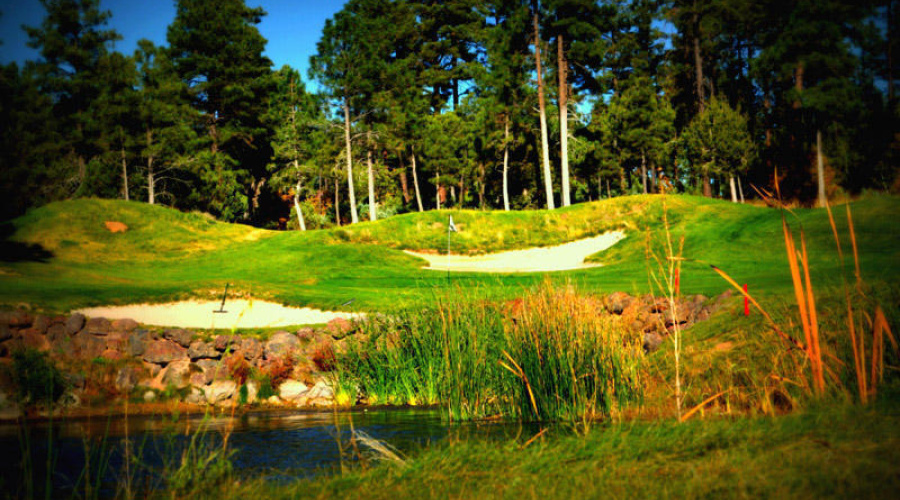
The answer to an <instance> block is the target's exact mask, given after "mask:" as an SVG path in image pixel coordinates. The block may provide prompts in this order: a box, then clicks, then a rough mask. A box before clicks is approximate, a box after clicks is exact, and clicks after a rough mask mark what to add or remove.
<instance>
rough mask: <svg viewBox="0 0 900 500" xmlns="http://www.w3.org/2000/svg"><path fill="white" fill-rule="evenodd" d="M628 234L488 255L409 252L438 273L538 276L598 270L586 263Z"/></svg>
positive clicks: (609, 234)
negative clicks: (575, 270) (581, 270)
mask: <svg viewBox="0 0 900 500" xmlns="http://www.w3.org/2000/svg"><path fill="white" fill-rule="evenodd" d="M624 237H625V233H623V232H621V231H610V232H607V233H603V234H601V235H600V236H595V237H593V238H585V239H583V240H578V241H572V242H570V243H564V244H562V245H557V246H554V247H541V248H529V249H525V250H511V251H508V252H498V253H492V254H487V255H474V256H470V255H450V256H447V255H434V254H425V253H418V252H411V251H408V250H407V251H406V253H408V254H409V255H413V256H416V257H420V258H422V259H425V260H427V261H428V263H429V267H426V268H425V269H434V270H436V271H447V270H448V269H449V270H450V271H467V272H482V273H535V272H547V271H570V270H573V269H585V268H588V267H598V266H600V265H601V264H592V263H585V262H584V259H585V258H587V257H588V256H590V255H592V254H595V253H597V252H600V251H603V250H606V249H607V248H609V247H611V246H613V245H615V244H616V243H617V242H619V241H620V240H621V239H622V238H624Z"/></svg>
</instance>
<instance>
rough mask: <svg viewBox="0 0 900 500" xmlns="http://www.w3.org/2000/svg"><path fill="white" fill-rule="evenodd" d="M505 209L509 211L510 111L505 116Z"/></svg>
mask: <svg viewBox="0 0 900 500" xmlns="http://www.w3.org/2000/svg"><path fill="white" fill-rule="evenodd" d="M503 210H506V211H507V212H509V113H507V114H506V115H504V117H503Z"/></svg>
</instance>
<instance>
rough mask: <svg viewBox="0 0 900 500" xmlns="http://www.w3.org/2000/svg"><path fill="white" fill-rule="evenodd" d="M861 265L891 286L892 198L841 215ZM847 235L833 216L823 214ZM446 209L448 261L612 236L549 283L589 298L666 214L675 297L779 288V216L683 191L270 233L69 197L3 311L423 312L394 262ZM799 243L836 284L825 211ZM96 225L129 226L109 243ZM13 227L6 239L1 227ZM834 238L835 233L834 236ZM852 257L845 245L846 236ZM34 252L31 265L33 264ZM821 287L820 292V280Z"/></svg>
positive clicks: (427, 237)
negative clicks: (252, 306)
mask: <svg viewBox="0 0 900 500" xmlns="http://www.w3.org/2000/svg"><path fill="white" fill-rule="evenodd" d="M852 208H853V217H854V223H855V226H856V234H857V240H858V242H857V243H858V246H859V249H860V253H861V256H862V268H863V269H862V271H863V273H864V274H867V275H868V279H871V278H877V279H880V280H884V281H893V280H896V278H897V272H898V268H900V266H898V265H897V264H898V263H900V247H898V246H897V245H896V243H897V241H898V229H897V226H896V224H895V223H894V220H893V217H894V215H895V214H897V213H900V199H898V198H896V197H871V198H867V199H863V200H861V201H859V202H857V203H855V204H854V205H853V207H852ZM834 211H835V215H836V219H837V225H838V228H839V231H840V233H841V234H842V235H846V234H847V232H846V226H847V219H846V214H845V212H844V208H843V207H835V209H834ZM451 214H452V215H453V218H454V221H455V222H456V225H457V227H458V228H459V229H460V231H459V232H458V233H454V234H453V236H452V240H451V247H452V249H453V252H455V253H478V252H487V251H497V250H510V249H519V248H527V247H531V246H546V245H553V244H558V243H562V242H566V241H571V240H575V239H579V238H582V237H587V236H592V235H596V234H600V233H603V232H605V231H608V230H623V231H625V232H626V234H627V238H626V239H625V240H624V241H622V242H620V243H618V244H617V245H616V246H614V247H613V248H611V249H610V250H608V251H605V252H603V253H602V254H600V255H597V256H594V260H599V261H602V262H603V263H604V264H606V267H602V268H595V269H589V270H579V271H571V272H562V273H554V275H553V276H554V278H553V279H556V280H572V281H574V282H576V283H577V284H578V285H579V286H580V287H581V288H582V289H584V290H587V291H594V292H601V293H607V292H611V291H615V290H622V291H627V292H633V293H644V292H646V291H649V289H650V284H649V279H648V268H649V267H650V266H649V264H650V262H651V261H648V252H647V249H648V242H649V244H650V246H651V247H655V248H660V245H661V235H662V234H663V229H664V222H663V221H664V217H663V216H664V214H665V215H666V218H667V219H668V224H669V227H670V230H671V233H672V235H673V236H674V237H675V238H676V240H677V239H678V238H681V237H683V238H684V256H685V257H686V258H688V259H690V260H688V261H687V262H685V264H684V276H683V279H682V290H683V291H684V292H685V293H704V294H707V295H710V294H718V293H721V292H722V291H724V290H726V289H727V288H728V287H727V285H726V284H725V283H724V282H723V281H722V280H721V278H719V277H718V276H717V275H715V273H713V272H712V271H711V270H710V269H709V266H708V264H710V263H712V264H716V265H718V266H719V267H721V268H723V269H725V270H726V271H727V272H728V273H729V274H731V275H732V276H733V277H734V278H735V279H736V280H738V281H739V282H742V283H749V284H750V287H751V290H755V291H757V292H758V293H761V294H762V295H766V294H771V295H778V294H782V293H784V292H786V291H789V290H790V286H791V285H790V278H789V276H788V275H787V273H786V272H785V270H786V262H785V261H786V257H785V252H784V243H783V240H782V237H781V218H780V217H781V215H780V213H779V212H778V211H777V210H773V209H770V208H764V207H756V206H749V205H737V204H732V203H728V202H724V201H720V200H710V199H705V198H699V197H690V196H668V197H665V198H664V197H661V196H631V197H622V198H615V199H611V200H604V201H599V202H594V203H586V204H579V205H575V206H572V207H568V208H565V209H560V210H556V211H552V212H549V211H545V210H537V211H526V212H479V211H441V212H425V213H414V214H405V215H401V216H397V217H393V218H390V219H386V220H383V221H377V222H374V223H372V222H366V223H361V224H357V225H354V226H351V227H345V228H336V229H332V230H327V231H310V232H306V233H301V232H275V231H264V230H258V229H254V228H250V227H247V226H243V225H237V224H225V223H219V222H215V221H213V220H211V219H209V218H208V217H205V216H203V215H200V214H185V213H181V212H178V211H175V210H172V209H169V208H165V207H160V206H150V205H146V204H143V203H136V202H130V203H129V202H123V201H115V200H91V199H87V200H72V201H66V202H59V203H53V204H50V205H47V206H45V207H42V208H40V209H36V210H33V211H31V212H29V213H28V214H27V215H25V216H23V217H21V218H19V219H16V220H14V221H12V223H11V226H10V227H8V228H7V229H10V228H11V229H14V232H12V234H11V236H9V237H8V239H7V240H6V241H5V242H4V244H5V245H6V247H9V248H13V247H15V248H17V249H19V250H23V251H19V252H16V253H15V255H12V253H10V255H7V256H5V258H4V262H0V303H2V304H6V305H15V304H19V303H23V302H25V303H29V304H32V305H34V306H36V307H38V308H43V309H46V310H49V311H59V312H64V311H67V310H69V309H71V308H74V307H82V306H91V305H101V304H121V303H134V302H139V301H152V302H158V301H165V300H172V299H176V298H183V297H204V298H206V297H214V296H217V295H220V294H221V290H222V289H223V288H224V286H225V283H231V284H232V289H234V290H236V291H237V293H239V294H244V295H248V294H252V295H253V296H256V297H264V298H269V299H274V300H277V301H280V302H283V303H286V304H291V305H310V306H315V307H322V308H329V309H335V308H339V307H340V305H341V304H344V303H346V302H347V301H350V300H353V301H354V302H353V303H352V304H351V305H350V306H349V307H346V308H352V309H353V310H382V311H383V310H386V309H394V308H396V307H400V306H403V305H410V304H416V303H423V302H429V301H431V300H432V298H433V293H432V292H433V291H434V289H435V288H444V287H446V286H447V285H448V280H447V277H446V275H442V274H441V273H435V272H432V271H426V270H422V269H420V267H421V266H422V265H424V261H422V260H420V259H416V258H413V257H410V256H408V255H405V254H403V253H401V252H399V249H416V250H425V251H429V250H430V251H435V252H443V251H445V250H444V249H445V248H446V244H447V239H446V238H447V229H446V222H447V217H448V216H449V215H451ZM788 218H789V220H790V221H791V223H792V224H793V225H794V227H797V225H798V224H802V226H803V227H804V229H805V232H806V235H807V240H808V241H807V242H808V245H809V252H810V254H811V264H812V266H813V268H814V273H815V275H814V276H813V280H814V283H816V285H817V286H832V285H837V284H839V283H840V275H841V274H840V270H841V266H842V264H841V263H840V262H839V260H838V259H837V257H836V252H835V249H834V241H833V237H832V232H831V229H830V225H829V223H828V216H827V213H826V212H825V211H824V210H798V211H797V212H796V214H795V215H793V214H789V215H788ZM107 221H115V222H121V223H123V224H125V225H126V226H128V230H127V231H125V232H121V233H112V232H110V231H109V230H108V229H107V228H106V227H105V226H104V223H105V222H107ZM9 232H10V231H9V230H7V233H9ZM844 238H846V236H844ZM842 246H843V251H844V253H845V255H846V254H848V253H850V248H849V243H848V242H847V241H846V240H844V241H842ZM38 257H39V258H38ZM540 279H542V278H541V276H540V275H515V276H514V275H506V276H485V275H481V274H467V273H459V274H454V275H453V276H452V279H451V280H450V284H451V285H452V286H462V287H463V288H468V287H477V288H486V289H489V290H492V291H493V292H494V293H496V294H498V295H501V296H504V295H505V296H508V295H514V294H516V293H518V292H519V291H521V289H522V287H523V286H530V285H533V284H534V283H535V282H537V281H539V280H540ZM820 284H821V285H820Z"/></svg>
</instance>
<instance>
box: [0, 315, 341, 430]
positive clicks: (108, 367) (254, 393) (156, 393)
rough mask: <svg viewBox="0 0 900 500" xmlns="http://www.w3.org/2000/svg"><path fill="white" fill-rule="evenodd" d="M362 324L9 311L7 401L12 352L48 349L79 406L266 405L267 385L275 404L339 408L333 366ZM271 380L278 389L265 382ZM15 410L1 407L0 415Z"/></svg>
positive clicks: (4, 360) (1, 323) (0, 354)
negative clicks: (135, 401) (256, 332)
mask: <svg viewBox="0 0 900 500" xmlns="http://www.w3.org/2000/svg"><path fill="white" fill-rule="evenodd" d="M355 330H356V325H355V324H353V323H351V322H349V321H347V320H343V319H336V320H333V321H332V322H330V323H329V324H328V325H327V326H326V327H324V328H322V329H313V328H301V329H300V330H297V331H295V332H288V331H278V332H275V333H273V334H271V335H270V336H269V337H268V338H267V339H265V340H259V339H258V338H257V337H255V336H249V335H216V336H212V337H210V336H208V335H205V334H202V333H198V332H195V331H191V330H185V329H181V328H174V329H151V328H146V327H143V326H142V325H140V324H138V323H137V322H135V321H133V320H130V319H124V320H113V321H110V320H108V319H105V318H86V317H85V316H83V315H81V314H77V313H76V314H72V315H69V316H46V315H32V314H30V313H28V312H27V311H21V310H17V311H7V312H0V372H2V373H0V401H3V402H4V403H5V404H6V407H7V409H8V407H9V405H10V404H11V403H10V402H11V401H12V400H13V398H12V397H11V394H14V387H13V383H12V379H13V377H12V373H11V371H12V354H13V353H14V352H15V351H16V350H19V349H23V348H33V349H37V350H39V351H43V352H46V353H47V354H48V355H49V356H50V358H51V359H52V360H53V361H54V362H55V363H56V364H57V366H58V367H59V368H60V369H61V370H62V372H63V373H64V376H65V378H66V380H67V381H68V384H69V386H70V387H69V393H68V394H67V395H66V396H65V397H64V398H63V399H64V402H68V403H69V404H72V405H77V404H80V403H83V402H84V401H85V399H91V400H92V401H95V400H96V401H97V402H98V403H102V402H104V401H103V400H104V399H105V400H107V402H108V400H114V399H116V398H121V397H132V398H133V397H135V396H136V395H137V396H139V397H142V398H143V399H144V400H146V401H153V400H155V399H157V398H160V397H167V398H170V399H177V400H179V401H183V402H186V403H194V404H208V405H230V404H232V403H236V402H246V403H256V402H263V401H258V399H259V396H260V391H261V390H267V391H268V392H270V393H273V394H271V395H270V396H267V398H266V401H264V402H263V403H266V404H272V405H293V406H323V405H330V404H332V400H333V394H332V390H331V388H330V386H329V384H328V383H327V377H325V373H324V372H325V371H327V370H329V369H330V368H331V363H332V361H333V359H334V358H333V356H334V354H333V353H334V349H339V348H340V344H341V343H342V342H343V339H344V338H345V337H346V336H347V335H349V334H351V333H353V332H355ZM267 382H268V385H269V387H268V388H264V387H261V386H263V385H266V384H267ZM242 386H243V388H242ZM0 406H2V405H0ZM9 413H10V412H8V411H7V412H6V414H4V412H3V411H2V409H0V418H3V416H4V415H5V416H7V417H9V416H10V415H9ZM12 413H13V414H15V413H16V412H12ZM13 418H14V417H13Z"/></svg>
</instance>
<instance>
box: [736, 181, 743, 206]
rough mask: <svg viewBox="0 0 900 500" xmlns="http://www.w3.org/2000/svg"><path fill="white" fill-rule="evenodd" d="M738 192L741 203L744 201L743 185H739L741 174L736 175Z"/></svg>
mask: <svg viewBox="0 0 900 500" xmlns="http://www.w3.org/2000/svg"><path fill="white" fill-rule="evenodd" d="M737 181H738V194H739V195H740V196H741V203H744V187H743V186H741V176H738V178H737Z"/></svg>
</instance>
